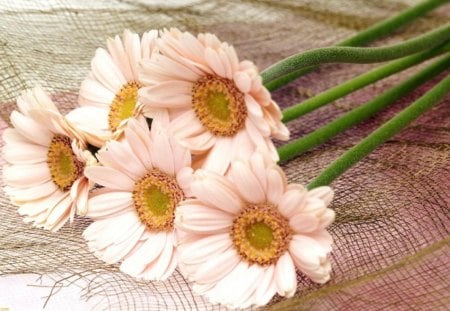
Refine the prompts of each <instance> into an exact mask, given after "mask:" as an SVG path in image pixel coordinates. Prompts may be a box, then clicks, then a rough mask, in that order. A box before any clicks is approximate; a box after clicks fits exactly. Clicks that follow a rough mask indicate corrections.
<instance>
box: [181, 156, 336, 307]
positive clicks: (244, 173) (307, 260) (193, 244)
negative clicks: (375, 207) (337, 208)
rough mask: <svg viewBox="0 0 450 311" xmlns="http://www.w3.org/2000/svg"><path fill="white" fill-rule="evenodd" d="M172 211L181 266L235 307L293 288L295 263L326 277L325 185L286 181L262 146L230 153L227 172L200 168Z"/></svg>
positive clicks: (328, 217) (317, 278)
mask: <svg viewBox="0 0 450 311" xmlns="http://www.w3.org/2000/svg"><path fill="white" fill-rule="evenodd" d="M192 178H193V181H192V183H191V191H192V195H193V197H195V198H196V199H188V200H186V201H185V202H183V203H182V204H181V206H180V207H178V209H177V211H176V220H175V223H176V226H177V228H179V229H180V230H181V232H183V233H184V235H183V239H181V240H180V242H179V245H178V250H179V252H180V263H179V266H180V269H181V271H182V273H183V274H184V275H185V276H186V277H187V278H188V279H189V280H190V281H193V282H194V286H193V289H194V291H196V292H197V293H199V294H203V295H205V296H206V297H207V298H208V299H209V300H210V301H211V302H213V303H221V304H225V305H227V306H229V307H232V308H246V307H249V306H251V305H257V306H262V305H265V304H267V303H268V302H269V301H270V300H271V298H272V297H273V296H274V295H275V293H278V294H279V295H281V296H286V297H292V296H293V295H294V294H295V292H296V290H297V278H296V271H295V267H297V269H298V270H299V271H301V272H302V273H304V274H305V275H307V276H308V277H309V278H311V279H312V280H313V281H314V282H318V283H325V282H327V281H328V280H329V277H330V271H331V266H330V262H329V260H328V258H327V254H328V253H329V252H330V251H331V244H332V237H331V236H330V234H329V233H328V232H327V231H326V229H325V228H326V227H327V226H328V225H330V224H331V223H332V222H333V220H334V211H333V210H331V209H329V208H327V205H328V204H329V203H330V201H331V200H332V197H333V191H332V190H331V189H330V188H329V187H319V188H316V189H314V190H312V191H307V190H306V189H305V188H303V187H302V186H300V185H298V184H290V185H288V184H287V183H286V177H285V175H284V173H283V171H282V170H281V169H280V168H279V167H278V166H277V165H276V164H274V163H273V162H271V161H270V159H266V158H265V156H264V155H262V154H260V153H255V154H253V155H252V156H251V157H250V158H249V159H247V160H245V161H240V160H237V161H233V162H232V164H231V168H230V170H229V174H228V176H227V177H224V176H221V175H218V174H216V173H212V172H206V171H205V170H197V171H196V172H195V173H194V176H193V177H192Z"/></svg>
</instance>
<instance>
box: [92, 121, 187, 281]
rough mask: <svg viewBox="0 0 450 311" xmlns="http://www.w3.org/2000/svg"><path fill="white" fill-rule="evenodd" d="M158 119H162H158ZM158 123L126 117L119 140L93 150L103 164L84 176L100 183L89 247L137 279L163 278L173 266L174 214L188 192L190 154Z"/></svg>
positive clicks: (100, 256)
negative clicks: (150, 126) (148, 122)
mask: <svg viewBox="0 0 450 311" xmlns="http://www.w3.org/2000/svg"><path fill="white" fill-rule="evenodd" d="M158 120H162V119H161V118H159V119H158ZM165 127H166V124H164V125H163V124H160V123H158V122H157V121H155V122H153V124H152V131H151V132H149V129H148V126H147V124H146V123H145V121H144V122H139V121H137V120H130V121H129V122H128V126H127V127H126V129H125V132H124V134H125V135H124V138H123V140H121V141H120V142H118V141H109V142H108V143H106V145H105V146H104V147H103V148H102V149H101V150H100V151H99V152H98V153H97V156H98V159H99V161H100V163H101V164H102V165H103V166H96V167H91V168H88V169H87V170H86V175H87V176H89V178H91V179H92V180H93V181H95V182H97V183H98V184H99V185H101V186H103V187H104V188H101V189H99V190H97V191H95V193H94V194H93V196H92V197H91V198H90V199H89V201H88V205H89V209H88V213H87V216H88V217H91V218H93V219H94V220H95V221H94V223H92V224H91V225H90V226H89V227H88V228H87V229H86V230H85V232H84V234H83V236H84V237H85V238H86V240H87V241H88V246H89V249H90V250H91V251H93V252H94V254H95V255H96V256H97V257H98V258H100V259H101V260H103V261H105V262H107V263H116V262H121V265H120V270H121V271H123V272H125V273H127V274H129V275H131V276H134V277H138V278H143V279H148V280H164V279H166V278H168V277H169V276H170V275H171V274H172V272H173V270H174V269H175V267H176V266H177V262H178V261H177V252H176V249H175V244H176V232H175V230H174V227H173V222H174V217H175V216H174V212H175V209H176V208H177V207H178V205H179V203H180V202H181V201H182V200H183V199H184V198H185V197H187V196H189V189H188V185H189V180H190V176H191V173H192V169H191V154H190V153H189V151H188V150H187V149H185V148H183V147H181V146H179V145H178V144H177V143H176V142H175V141H174V140H173V139H172V138H171V137H169V136H168V135H167V133H166V131H165V129H164V128H165Z"/></svg>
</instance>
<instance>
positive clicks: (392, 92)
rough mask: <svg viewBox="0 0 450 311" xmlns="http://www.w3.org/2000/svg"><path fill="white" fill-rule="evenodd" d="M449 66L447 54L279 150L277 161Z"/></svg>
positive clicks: (333, 133) (305, 148)
mask: <svg viewBox="0 0 450 311" xmlns="http://www.w3.org/2000/svg"><path fill="white" fill-rule="evenodd" d="M449 66H450V54H449V55H447V56H445V57H444V58H442V59H440V60H438V61H436V62H434V63H433V64H431V65H430V66H428V67H426V68H425V69H423V70H421V71H420V72H419V73H417V74H415V75H413V76H412V77H410V78H409V79H407V80H405V81H403V82H402V83H400V84H398V85H397V86H395V87H393V88H391V89H389V90H388V91H386V92H384V93H383V94H381V95H379V96H377V97H375V98H374V99H373V100H371V101H369V102H368V103H366V104H365V105H363V106H360V107H358V108H355V109H353V110H352V111H350V112H347V113H346V114H344V115H343V116H341V117H340V118H338V119H336V120H334V121H332V122H330V123H328V124H327V125H325V126H323V127H321V128H319V129H317V130H315V131H314V132H312V133H310V134H308V135H306V136H303V137H301V138H299V139H297V140H295V141H293V142H291V143H289V144H286V145H284V146H282V147H280V148H278V154H279V156H280V162H284V161H287V160H290V159H292V158H294V157H296V156H297V155H299V154H301V153H304V152H306V151H308V150H310V149H312V148H314V147H316V146H318V145H320V144H323V143H324V142H326V141H328V140H330V139H331V138H333V137H335V136H336V135H338V134H339V133H342V132H344V131H345V130H347V129H349V128H351V127H352V126H354V125H356V124H358V123H361V122H362V121H364V120H367V119H369V118H370V117H372V116H373V115H374V114H376V113H377V112H379V111H381V110H382V109H384V108H386V107H388V106H389V105H390V104H392V103H393V102H395V101H396V100H397V99H399V98H401V97H402V96H404V95H406V94H408V93H409V92H411V91H413V90H414V89H416V88H417V87H418V86H420V85H421V84H423V83H424V82H425V81H428V80H430V79H432V78H433V77H435V76H437V75H438V74H440V73H442V72H443V71H444V70H446V69H447V68H448V67H449Z"/></svg>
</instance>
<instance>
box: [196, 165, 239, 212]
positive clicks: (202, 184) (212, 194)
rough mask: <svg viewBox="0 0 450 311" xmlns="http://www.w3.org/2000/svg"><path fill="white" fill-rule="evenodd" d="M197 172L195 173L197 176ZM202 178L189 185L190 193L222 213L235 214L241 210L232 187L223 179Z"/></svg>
mask: <svg viewBox="0 0 450 311" xmlns="http://www.w3.org/2000/svg"><path fill="white" fill-rule="evenodd" d="M198 174H199V171H197V172H196V176H198ZM211 175H212V174H211V173H210V174H209V176H210V177H203V178H200V179H197V180H195V181H194V182H192V184H191V191H192V193H193V194H194V196H195V197H197V198H198V199H200V200H201V201H203V202H205V203H207V204H208V205H212V206H214V207H216V208H218V209H220V210H222V211H225V212H228V213H231V214H237V213H239V212H240V210H241V204H242V202H241V200H240V198H239V196H238V195H237V193H236V192H235V190H234V187H233V186H232V185H231V184H230V182H229V181H227V180H226V179H225V178H222V177H219V176H220V175H219V176H214V175H213V176H211Z"/></svg>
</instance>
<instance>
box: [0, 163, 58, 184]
mask: <svg viewBox="0 0 450 311" xmlns="http://www.w3.org/2000/svg"><path fill="white" fill-rule="evenodd" d="M3 178H4V181H5V183H6V184H7V185H8V186H13V187H17V188H28V187H33V186H38V185H40V184H43V183H46V182H48V181H50V180H51V175H50V170H49V168H48V165H47V163H38V164H16V165H11V166H9V165H7V166H4V167H3Z"/></svg>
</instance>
